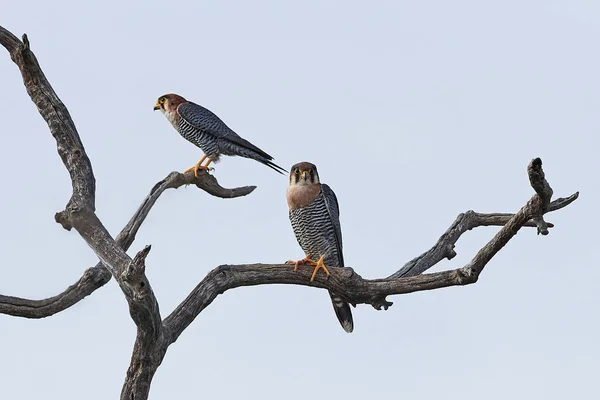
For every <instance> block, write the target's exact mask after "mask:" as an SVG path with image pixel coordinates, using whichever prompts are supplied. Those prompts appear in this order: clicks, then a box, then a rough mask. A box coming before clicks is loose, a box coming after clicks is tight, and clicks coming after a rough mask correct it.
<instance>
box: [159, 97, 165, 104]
mask: <svg viewBox="0 0 600 400" xmlns="http://www.w3.org/2000/svg"><path fill="white" fill-rule="evenodd" d="M165 100H166V99H165V98H164V97H161V98H160V99H158V102H159V103H160V104H165Z"/></svg>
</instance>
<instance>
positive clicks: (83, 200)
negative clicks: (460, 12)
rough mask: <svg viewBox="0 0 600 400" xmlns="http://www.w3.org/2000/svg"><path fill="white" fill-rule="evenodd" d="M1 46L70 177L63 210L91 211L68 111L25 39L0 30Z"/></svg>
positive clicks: (88, 179)
mask: <svg viewBox="0 0 600 400" xmlns="http://www.w3.org/2000/svg"><path fill="white" fill-rule="evenodd" d="M0 44H2V45H3V46H4V47H5V48H6V49H7V50H8V51H9V53H10V56H11V59H12V60H13V61H14V62H15V64H17V65H18V66H19V70H20V71H21V75H22V76H23V83H24V84H25V88H26V89H27V93H28V94H29V97H31V100H32V101H33V102H34V103H35V105H36V106H37V108H38V111H39V112H40V114H41V115H42V117H43V118H44V120H46V123H47V124H48V127H49V128H50V132H51V133H52V136H54V138H55V139H56V145H57V148H58V154H59V155H60V158H61V159H62V160H63V163H64V164H65V167H66V168H67V171H68V172H69V175H70V176H71V182H72V185H73V194H72V196H71V199H70V200H69V202H68V203H67V207H66V209H67V210H71V209H72V210H79V209H84V208H85V209H89V210H91V211H94V209H95V206H94V202H95V190H96V180H95V178H94V173H93V172H92V164H91V163H90V160H89V158H88V156H87V154H86V152H85V149H84V148H83V143H81V140H80V139H79V134H78V133H77V129H76V128H75V124H74V123H73V120H72V119H71V115H70V114H69V111H68V110H67V108H66V107H65V105H64V104H63V102H62V101H61V100H60V99H59V98H58V96H57V95H56V93H55V92H54V89H53V88H52V86H51V85H50V83H49V82H48V80H47V79H46V76H45V75H44V73H43V72H42V70H41V68H40V66H39V64H38V62H37V59H36V58H35V55H34V54H33V52H31V50H30V49H29V41H28V39H27V35H23V42H21V41H19V40H18V39H17V38H16V37H15V36H14V35H13V34H12V33H10V32H9V31H7V30H6V29H4V28H3V27H1V26H0ZM65 216H68V214H65ZM60 220H61V223H62V224H63V226H64V227H65V228H66V229H70V226H69V223H68V218H60Z"/></svg>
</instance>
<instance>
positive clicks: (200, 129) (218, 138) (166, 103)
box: [154, 93, 285, 176]
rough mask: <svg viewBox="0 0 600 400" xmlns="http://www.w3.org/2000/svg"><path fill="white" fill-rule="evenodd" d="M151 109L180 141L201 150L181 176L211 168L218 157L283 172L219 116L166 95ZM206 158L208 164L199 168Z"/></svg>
mask: <svg viewBox="0 0 600 400" xmlns="http://www.w3.org/2000/svg"><path fill="white" fill-rule="evenodd" d="M154 110H161V111H162V112H163V114H165V116H166V117H167V119H168V120H169V122H171V124H172V125H173V127H174V128H175V129H176V130H177V132H179V134H180V135H181V136H183V137H184V139H186V140H188V141H189V142H191V143H193V144H195V145H196V146H198V147H200V149H202V151H204V156H203V157H202V158H201V159H200V161H198V164H196V165H195V166H193V167H192V168H190V169H188V170H186V171H185V173H187V172H190V171H194V175H195V176H198V170H199V169H204V170H210V169H212V168H209V167H208V165H209V164H210V163H211V162H213V161H214V162H217V161H218V160H219V156H220V155H221V154H224V155H226V156H242V157H246V158H252V159H254V160H256V161H258V162H259V163H261V164H264V165H266V166H267V167H269V168H272V169H274V170H275V171H277V172H279V173H280V174H283V173H285V169H283V168H281V167H280V166H279V165H277V164H275V163H273V162H272V161H271V160H273V157H271V156H270V155H268V154H267V153H265V152H264V151H262V150H261V149H259V148H258V147H256V146H255V145H253V144H252V143H250V142H249V141H247V140H245V139H243V138H241V137H240V136H239V135H238V134H237V133H235V132H234V131H233V130H231V129H230V128H229V127H228V126H227V125H225V123H224V122H223V121H221V119H220V118H219V117H217V116H216V115H215V114H213V113H212V112H211V111H210V110H207V109H206V108H204V107H202V106H199V105H198V104H195V103H192V102H191V101H187V100H186V99H184V98H183V97H181V96H179V95H177V94H173V93H170V94H165V95H163V96H160V97H159V98H158V101H157V102H156V105H155V106H154ZM206 159H208V161H207V162H206V164H205V165H202V163H203V162H204V160H206Z"/></svg>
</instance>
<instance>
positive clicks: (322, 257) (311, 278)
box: [310, 256, 331, 282]
mask: <svg viewBox="0 0 600 400" xmlns="http://www.w3.org/2000/svg"><path fill="white" fill-rule="evenodd" d="M324 259H325V256H321V258H319V261H317V265H316V266H315V270H314V271H313V274H312V276H311V277H310V281H311V282H312V281H314V280H315V276H316V275H317V272H318V271H319V270H320V269H321V268H322V269H323V271H325V274H327V276H329V275H331V274H330V273H329V271H327V268H325V263H324V262H323V260H324ZM311 261H312V260H311ZM313 262H314V261H313ZM312 265H314V264H312Z"/></svg>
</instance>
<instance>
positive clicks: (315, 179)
mask: <svg viewBox="0 0 600 400" xmlns="http://www.w3.org/2000/svg"><path fill="white" fill-rule="evenodd" d="M315 184H317V185H318V184H319V173H318V172H317V166H316V165H314V164H311V163H309V162H306V161H304V162H301V163H298V164H296V165H294V166H293V167H292V169H291V171H290V186H308V185H315Z"/></svg>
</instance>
